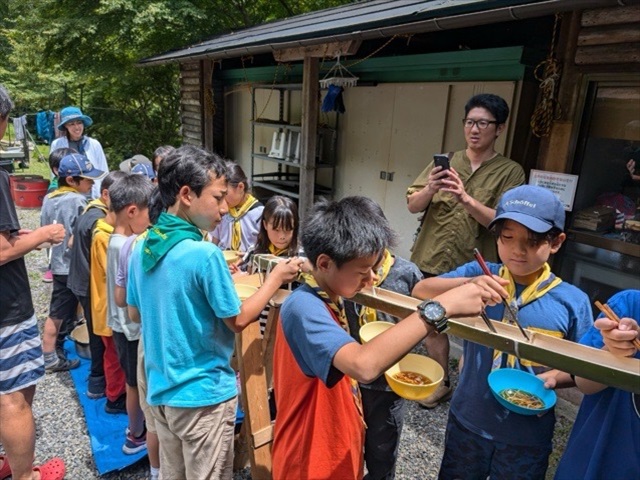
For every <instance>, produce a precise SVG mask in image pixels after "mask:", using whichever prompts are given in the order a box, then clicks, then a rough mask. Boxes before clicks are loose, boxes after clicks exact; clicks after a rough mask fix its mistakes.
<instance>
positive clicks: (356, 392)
mask: <svg viewBox="0 0 640 480" xmlns="http://www.w3.org/2000/svg"><path fill="white" fill-rule="evenodd" d="M302 276H303V277H304V281H305V283H306V284H307V285H309V286H310V287H311V288H312V289H313V291H314V292H315V294H316V295H318V297H320V299H321V300H322V301H323V302H324V303H325V304H326V305H327V308H329V310H330V311H331V313H332V314H333V316H334V317H335V318H336V319H337V320H338V322H339V323H340V326H341V327H342V328H343V329H344V330H345V331H346V332H347V333H348V334H350V332H349V321H348V320H347V313H346V312H345V311H344V302H343V301H342V297H338V303H337V304H336V303H335V302H334V301H333V300H331V298H329V295H328V294H327V292H325V291H324V290H322V288H320V286H319V285H318V282H317V281H316V279H315V277H314V276H313V275H311V274H306V273H305V274H302ZM347 378H348V379H349V382H350V383H351V393H352V394H353V401H354V402H355V404H356V410H357V411H358V414H359V415H360V420H362V424H363V425H364V426H365V428H366V426H367V424H366V423H365V421H364V410H363V409H362V395H361V394H360V386H359V385H358V382H357V381H356V380H354V379H353V378H351V377H349V376H348V375H347Z"/></svg>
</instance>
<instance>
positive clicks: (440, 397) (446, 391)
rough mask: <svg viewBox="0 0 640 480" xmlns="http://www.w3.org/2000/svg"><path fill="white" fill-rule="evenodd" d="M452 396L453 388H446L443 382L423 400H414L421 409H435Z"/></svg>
mask: <svg viewBox="0 0 640 480" xmlns="http://www.w3.org/2000/svg"><path fill="white" fill-rule="evenodd" d="M451 395H453V388H451V387H447V386H446V385H445V384H444V382H443V383H441V384H440V386H439V387H438V388H437V390H436V391H435V392H433V393H432V394H431V395H429V396H428V397H427V398H425V399H423V400H416V401H417V402H418V405H420V406H421V407H422V408H435V407H437V406H438V405H439V404H441V403H444V402H446V401H448V400H449V399H450V398H451Z"/></svg>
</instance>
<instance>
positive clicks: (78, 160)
mask: <svg viewBox="0 0 640 480" xmlns="http://www.w3.org/2000/svg"><path fill="white" fill-rule="evenodd" d="M106 174H107V172H103V171H102V170H98V169H97V168H96V167H94V166H93V163H91V162H90V161H89V159H88V158H87V157H85V156H84V155H81V154H79V153H70V154H69V155H65V156H64V157H62V160H60V166H59V167H58V176H59V177H83V178H91V179H94V180H97V179H100V178H102V177H104V176H105V175H106Z"/></svg>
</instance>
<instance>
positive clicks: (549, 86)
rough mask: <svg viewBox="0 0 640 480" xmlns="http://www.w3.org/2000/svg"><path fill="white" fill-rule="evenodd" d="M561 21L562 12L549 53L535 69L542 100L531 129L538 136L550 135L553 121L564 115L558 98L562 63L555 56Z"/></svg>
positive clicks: (556, 22)
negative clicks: (557, 34)
mask: <svg viewBox="0 0 640 480" xmlns="http://www.w3.org/2000/svg"><path fill="white" fill-rule="evenodd" d="M559 23H560V14H558V13H556V18H555V21H554V23H553V34H552V37H551V47H550V49H549V55H548V56H547V58H546V59H545V60H543V61H542V62H540V63H539V64H538V65H537V66H536V68H535V70H534V71H533V75H534V76H535V78H536V80H538V81H539V82H540V87H539V88H540V102H539V103H538V105H537V106H536V108H535V110H534V112H533V115H532V116H531V124H530V125H531V131H532V132H533V134H534V135H535V136H536V137H546V136H548V135H549V132H550V131H551V125H552V124H553V121H554V120H558V119H559V118H560V117H561V115H562V108H561V106H560V104H559V103H558V99H557V90H558V85H559V84H560V65H559V63H558V60H556V58H555V57H554V52H555V46H556V33H557V30H558V24H559Z"/></svg>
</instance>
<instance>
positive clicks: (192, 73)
mask: <svg viewBox="0 0 640 480" xmlns="http://www.w3.org/2000/svg"><path fill="white" fill-rule="evenodd" d="M180 78H197V79H198V81H200V70H189V71H188V72H180Z"/></svg>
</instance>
